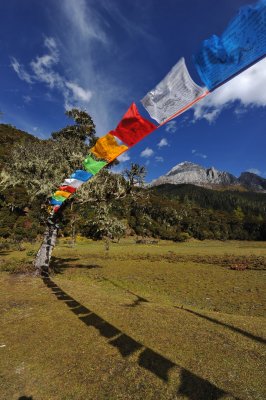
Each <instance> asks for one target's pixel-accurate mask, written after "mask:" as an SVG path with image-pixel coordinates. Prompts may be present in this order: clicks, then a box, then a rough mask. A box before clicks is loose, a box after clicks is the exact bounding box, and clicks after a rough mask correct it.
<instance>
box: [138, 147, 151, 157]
mask: <svg viewBox="0 0 266 400" xmlns="http://www.w3.org/2000/svg"><path fill="white" fill-rule="evenodd" d="M153 154H154V151H153V150H152V149H150V148H149V147H146V149H145V150H143V151H142V152H141V153H140V157H145V158H149V157H151V156H152V155H153Z"/></svg>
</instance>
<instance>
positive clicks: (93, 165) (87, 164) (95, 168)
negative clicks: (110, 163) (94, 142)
mask: <svg viewBox="0 0 266 400" xmlns="http://www.w3.org/2000/svg"><path fill="white" fill-rule="evenodd" d="M106 164H107V162H106V161H97V160H94V158H92V156H91V155H90V154H89V155H88V156H87V157H86V158H85V160H84V161H83V166H84V168H85V169H86V171H88V172H90V173H91V174H93V175H95V174H97V173H98V172H99V171H100V170H101V169H102V168H103V167H104V166H105V165H106Z"/></svg>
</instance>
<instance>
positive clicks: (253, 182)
mask: <svg viewBox="0 0 266 400" xmlns="http://www.w3.org/2000/svg"><path fill="white" fill-rule="evenodd" d="M165 183H171V184H175V185H179V184H184V183H189V184H193V185H197V186H203V187H208V188H212V189H217V188H219V187H221V188H222V187H230V186H231V187H235V188H236V187H237V186H239V187H243V186H244V187H245V188H246V189H248V190H252V191H266V179H264V178H261V177H259V176H258V175H256V174H253V173H250V172H243V173H242V174H241V175H240V177H239V178H237V177H235V176H234V175H232V174H230V173H229V172H224V171H219V170H217V169H216V168H215V167H209V168H205V167H203V166H202V165H199V164H195V163H192V162H190V161H183V162H181V163H179V164H177V165H175V166H174V167H173V168H171V169H170V171H168V172H167V173H166V174H165V175H163V176H161V177H159V178H157V179H155V180H153V181H152V182H151V184H150V185H151V186H158V185H162V184H165Z"/></svg>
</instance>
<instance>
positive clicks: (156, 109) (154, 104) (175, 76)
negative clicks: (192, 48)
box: [141, 57, 207, 124]
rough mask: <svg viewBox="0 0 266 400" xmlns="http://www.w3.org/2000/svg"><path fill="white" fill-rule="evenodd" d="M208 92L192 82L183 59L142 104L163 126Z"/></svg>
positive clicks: (148, 94) (149, 93) (147, 95)
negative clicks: (166, 121) (170, 118)
mask: <svg viewBox="0 0 266 400" xmlns="http://www.w3.org/2000/svg"><path fill="white" fill-rule="evenodd" d="M206 91H207V89H205V88H202V87H200V86H198V85H197V84H196V83H195V82H194V81H193V80H192V78H191V77H190V75H189V72H188V70H187V67H186V64H185V59H184V58H183V57H182V58H181V59H180V60H179V61H178V63H177V64H176V65H175V66H174V67H173V68H172V69H171V71H170V72H169V73H168V74H167V75H166V77H165V78H164V79H163V80H162V81H161V82H160V83H158V85H157V86H156V87H155V88H154V89H153V90H151V91H150V92H148V93H147V94H146V96H145V97H144V98H143V99H142V100H141V102H142V104H143V106H144V107H145V108H146V110H147V111H148V113H149V114H150V116H151V117H152V118H153V119H155V120H156V121H157V122H159V123H160V124H161V123H163V122H164V121H165V120H167V119H168V118H169V117H171V116H173V115H174V114H177V113H179V112H180V114H181V113H182V112H184V111H185V110H187V108H189V106H192V105H193V104H194V102H195V101H196V100H197V98H199V97H201V96H202V95H204V93H206Z"/></svg>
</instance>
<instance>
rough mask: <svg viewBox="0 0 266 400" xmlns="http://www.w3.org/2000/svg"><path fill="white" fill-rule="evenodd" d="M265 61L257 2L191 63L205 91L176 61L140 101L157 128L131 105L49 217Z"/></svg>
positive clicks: (265, 20) (265, 1)
mask: <svg viewBox="0 0 266 400" xmlns="http://www.w3.org/2000/svg"><path fill="white" fill-rule="evenodd" d="M265 55H266V0H259V1H258V2H257V3H256V4H253V5H248V6H245V7H242V8H241V9H240V10H239V12H238V14H237V15H236V16H235V17H234V18H233V19H232V21H231V22H230V23H229V24H228V26H227V28H226V29H225V31H224V32H223V33H222V35H221V36H220V37H218V36H217V35H212V36H211V37H210V38H209V39H206V40H204V41H203V42H202V44H201V47H200V50H199V52H198V53H197V54H196V55H195V56H194V57H193V61H194V64H195V67H196V70H197V72H198V74H199V76H200V78H201V80H202V82H203V84H204V85H205V86H204V87H201V86H199V85H197V84H196V83H195V82H194V81H193V80H192V78H191V76H190V74H189V72H188V70H187V67H186V64H185V60H184V58H181V59H180V60H179V61H178V62H177V64H176V65H175V66H174V67H173V68H172V69H171V71H170V72H169V73H168V74H167V75H166V76H165V78H164V79H163V80H162V81H161V82H160V83H158V84H157V85H156V87H155V88H154V89H152V90H150V91H149V92H148V93H147V94H146V95H145V96H144V98H143V99H142V100H141V103H142V105H143V107H144V108H145V109H146V111H147V112H148V114H149V115H150V117H151V118H152V119H154V120H155V121H156V122H157V123H158V124H159V125H155V124H154V123H153V122H151V121H149V120H147V119H146V118H144V117H142V116H141V114H140V113H139V111H138V109H137V106H136V104H135V103H132V104H131V106H130V107H129V109H128V110H127V112H126V113H125V115H124V116H123V117H122V119H121V121H120V122H119V124H118V125H117V127H116V128H115V129H114V130H112V131H110V132H109V133H107V134H106V135H104V136H102V137H101V138H99V139H98V140H97V142H96V144H95V145H94V146H93V147H92V148H91V149H89V153H88V155H87V157H86V158H85V160H84V161H83V168H84V169H82V170H76V171H75V172H73V174H72V175H71V176H70V178H67V179H65V180H64V182H63V183H62V184H61V185H60V187H59V189H58V190H57V191H56V192H55V193H54V194H53V196H52V197H51V199H50V207H51V214H52V215H53V214H54V213H56V212H57V211H58V210H59V208H60V207H61V205H62V204H63V203H64V201H66V200H67V199H68V198H69V197H70V196H72V195H73V194H74V193H75V192H76V190H77V189H78V188H79V187H80V186H81V185H83V184H84V183H85V182H87V181H88V180H89V179H91V178H92V177H93V176H94V175H96V174H97V173H98V172H99V171H100V170H101V169H102V168H104V167H105V166H106V165H107V164H109V163H111V162H112V161H113V160H115V159H116V158H117V157H118V156H119V155H121V154H122V153H124V152H125V151H127V150H128V149H130V148H131V147H132V146H134V145H136V144H137V143H138V142H139V141H140V140H142V139H144V138H145V137H146V136H147V135H149V134H150V133H152V132H153V131H154V130H156V129H158V128H159V127H161V126H162V125H163V124H165V123H167V122H168V121H170V120H171V119H173V118H175V117H176V116H178V115H180V114H181V113H183V112H185V111H186V110H188V109H189V108H190V107H192V106H193V105H194V104H195V103H197V102H198V101H200V100H202V99H203V98H204V97H205V96H207V95H208V94H209V93H210V92H212V91H213V90H215V89H216V88H217V87H218V86H221V85H222V84H224V83H225V82H227V81H228V80H229V79H232V78H233V77H234V76H236V75H237V74H239V73H241V72H242V71H243V70H244V69H247V68H248V67H250V66H251V65H252V64H254V63H255V62H257V61H259V60H260V59H262V58H264V57H265Z"/></svg>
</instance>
